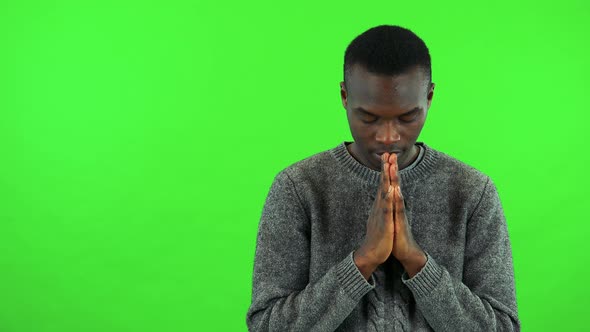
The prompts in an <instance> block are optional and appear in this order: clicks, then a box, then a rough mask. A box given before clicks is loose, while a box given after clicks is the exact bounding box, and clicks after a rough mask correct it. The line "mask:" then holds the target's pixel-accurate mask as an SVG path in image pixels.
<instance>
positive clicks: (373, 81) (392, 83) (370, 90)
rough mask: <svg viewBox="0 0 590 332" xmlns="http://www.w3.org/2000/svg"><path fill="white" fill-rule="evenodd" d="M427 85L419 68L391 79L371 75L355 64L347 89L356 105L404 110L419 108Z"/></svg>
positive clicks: (347, 82) (348, 77)
mask: <svg viewBox="0 0 590 332" xmlns="http://www.w3.org/2000/svg"><path fill="white" fill-rule="evenodd" d="M427 83H428V82H427V78H426V75H425V73H424V71H423V70H422V69H421V68H420V67H414V68H412V69H411V70H408V71H406V72H404V73H402V74H399V75H395V76H389V75H380V74H374V73H370V72H368V71H367V70H366V69H365V68H364V67H362V66H359V65H355V66H353V67H352V68H351V71H350V73H349V75H348V76H347V81H346V87H347V95H348V99H349V101H350V102H352V103H354V104H358V105H366V106H375V107H381V106H385V105H391V106H398V107H401V108H403V107H410V106H412V105H413V106H417V105H416V104H418V103H419V102H420V101H421V99H423V98H424V97H425V96H426V93H427V91H426V90H427V88H428V84H427Z"/></svg>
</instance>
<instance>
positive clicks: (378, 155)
mask: <svg viewBox="0 0 590 332" xmlns="http://www.w3.org/2000/svg"><path fill="white" fill-rule="evenodd" d="M385 152H388V153H389V154H390V155H391V154H393V153H395V155H396V156H397V157H398V158H399V155H400V153H402V152H401V151H384V152H376V153H373V155H374V156H375V158H377V159H378V160H379V162H380V163H381V155H382V154H384V153H385Z"/></svg>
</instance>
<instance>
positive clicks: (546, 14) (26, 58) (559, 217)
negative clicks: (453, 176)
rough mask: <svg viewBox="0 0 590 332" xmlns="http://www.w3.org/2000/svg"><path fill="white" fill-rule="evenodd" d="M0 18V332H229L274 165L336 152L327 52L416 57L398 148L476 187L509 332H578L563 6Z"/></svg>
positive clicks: (581, 30) (579, 116) (577, 20)
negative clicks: (419, 149)
mask: <svg viewBox="0 0 590 332" xmlns="http://www.w3.org/2000/svg"><path fill="white" fill-rule="evenodd" d="M15 3H17V4H14V3H7V2H3V3H2V4H1V5H0V41H1V43H2V48H1V49H2V52H0V138H1V139H0V156H1V159H0V199H1V201H0V206H1V208H0V294H1V295H0V331H5V332H21V331H23V332H24V331H31V332H46V331H56V332H57V331H59V332H69V331H142V332H145V331H179V332H180V331H245V330H246V325H245V314H246V311H247V309H248V306H249V304H250V295H251V278H252V267H253V258H254V249H255V244H256V232H257V227H258V222H259V218H260V213H261V209H262V207H263V203H264V200H265V198H266V194H267V193H268V189H269V187H270V184H271V183H272V180H273V178H274V176H275V175H276V173H277V172H279V171H280V170H282V169H283V168H285V167H287V166H288V165H290V164H292V163H294V162H296V161H298V160H301V159H303V158H306V157H308V156H311V155H312V154H315V153H318V152H320V151H323V150H326V149H330V148H332V147H334V146H336V145H337V144H339V143H340V142H342V141H343V140H351V139H352V138H351V136H350V132H349V130H348V124H347V122H346V117H345V113H344V109H343V107H342V104H341V101H340V96H339V86H338V84H339V82H340V80H341V79H342V61H343V54H344V50H345V48H346V46H347V45H348V43H349V42H350V41H351V40H352V39H353V38H354V37H355V36H356V35H358V34H360V33H361V32H363V31H364V30H366V29H368V28H370V27H372V26H375V25H379V24H399V25H402V26H405V27H408V28H410V29H412V30H413V31H415V32H416V33H417V34H418V35H419V36H421V37H422V38H423V39H424V40H425V42H426V44H427V45H428V46H429V48H430V51H431V55H432V59H433V80H434V82H435V83H436V84H437V86H436V90H435V95H434V101H433V104H432V107H431V109H430V112H429V115H428V120H427V122H426V125H425V127H424V129H423V131H422V134H421V136H420V138H419V141H424V142H426V143H427V144H429V145H430V146H432V147H434V148H436V149H439V150H441V151H443V152H445V153H447V154H450V155H452V156H454V157H455V158H457V159H459V160H462V161H464V162H466V163H468V164H470V165H472V166H474V167H476V168H478V169H479V170H481V171H483V172H484V173H486V174H488V175H489V176H491V177H492V179H493V180H494V181H495V183H496V185H497V187H498V190H499V193H500V197H501V200H502V202H503V205H504V210H505V213H506V217H507V222H508V226H509V231H510V236H511V241H512V248H513V256H514V264H515V266H514V267H515V277H516V290H517V300H518V306H519V315H520V318H521V320H522V325H523V331H555V330H562V331H566V330H567V331H582V330H584V329H586V328H587V323H586V318H587V314H589V313H590V312H589V310H588V306H589V305H590V301H589V298H590V290H589V288H588V285H587V283H586V282H587V280H588V273H589V272H590V271H589V268H588V265H587V264H586V263H584V262H587V261H588V259H587V253H588V251H589V249H590V244H589V241H588V235H589V233H590V228H589V226H588V221H589V220H590V218H589V216H588V212H587V211H588V210H587V209H586V207H588V199H587V197H588V194H589V191H588V186H589V184H590V183H589V181H588V176H587V173H586V172H587V170H588V167H587V166H588V158H589V157H588V151H587V148H586V146H587V145H586V143H587V142H588V112H587V110H586V107H585V105H586V97H587V95H588V93H587V91H586V89H587V86H588V77H589V70H588V65H587V60H588V33H589V32H590V29H589V28H590V24H589V23H588V22H590V6H589V5H588V3H587V2H585V1H571V0H567V1H565V0H564V1H551V2H539V1H522V2H517V1H497V2H494V3H489V4H485V5H474V4H473V2H470V1H469V2H468V1H457V2H454V3H449V2H444V1H432V2H430V1H416V2H410V1H380V2H360V3H356V2H352V1H349V2H333V3H323V2H320V1H303V2H302V1H299V2H293V3H278V2H270V1H269V2H266V3H264V2H247V3H246V2H238V1H235V2H218V1H197V2H192V1H176V0H169V1H161V2H145V1H136V2H131V1H112V2H105V1H96V2H95V1H72V2H67V1H47V2H41V1H39V2H25V1H22V2H15Z"/></svg>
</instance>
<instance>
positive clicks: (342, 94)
mask: <svg viewBox="0 0 590 332" xmlns="http://www.w3.org/2000/svg"><path fill="white" fill-rule="evenodd" d="M347 98H348V93H347V92H346V86H345V85H344V81H342V82H340V99H342V106H344V108H346V107H347V106H348V100H347Z"/></svg>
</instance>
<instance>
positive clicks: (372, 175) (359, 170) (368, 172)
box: [330, 141, 439, 184]
mask: <svg viewBox="0 0 590 332" xmlns="http://www.w3.org/2000/svg"><path fill="white" fill-rule="evenodd" d="M346 143H352V142H347V141H344V142H342V143H340V144H338V146H336V147H335V148H333V149H332V150H330V151H331V153H332V155H333V156H334V157H335V158H336V160H337V161H338V163H339V164H341V165H342V166H343V167H344V168H346V169H348V170H350V171H352V172H353V173H354V174H355V175H357V176H359V177H360V178H361V179H363V180H365V181H366V182H369V183H370V184H378V183H379V181H380V177H381V172H379V171H376V170H373V169H371V168H369V167H367V166H365V165H363V164H361V163H360V162H359V161H358V160H356V159H354V157H353V156H352V155H351V154H350V152H348V149H346ZM416 145H420V146H421V147H422V148H424V156H423V157H422V160H420V161H419V162H418V164H417V165H416V166H415V167H413V168H411V169H408V168H407V167H406V168H404V169H402V170H400V171H398V174H399V177H400V181H401V182H402V183H410V182H414V181H417V180H419V179H420V178H422V177H425V176H427V175H428V174H430V173H431V172H432V171H433V170H434V169H435V165H436V162H437V161H438V158H439V153H438V152H437V151H436V150H434V149H432V148H431V147H429V146H428V145H426V144H425V143H424V142H416Z"/></svg>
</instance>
